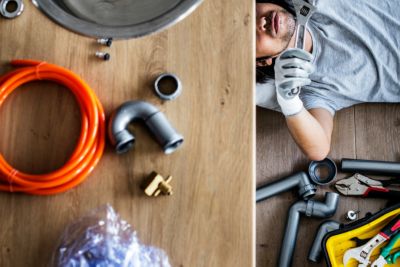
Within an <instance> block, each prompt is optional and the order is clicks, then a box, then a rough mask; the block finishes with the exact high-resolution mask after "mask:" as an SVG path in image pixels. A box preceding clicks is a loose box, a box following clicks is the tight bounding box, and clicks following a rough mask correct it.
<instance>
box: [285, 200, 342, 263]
mask: <svg viewBox="0 0 400 267" xmlns="http://www.w3.org/2000/svg"><path fill="white" fill-rule="evenodd" d="M338 203H339V195H338V194H336V193H332V192H327V193H326V194H325V201H324V202H320V201H314V200H307V201H304V200H300V201H297V202H296V203H294V204H293V205H292V206H291V207H290V209H289V213H288V219H287V223H286V229H285V235H284V237H283V242H282V246H281V252H280V256H279V264H278V266H279V267H289V266H291V263H292V257H293V252H294V248H295V245H296V239H297V232H298V229H299V223H300V215H301V214H304V215H306V216H307V217H316V218H328V217H331V216H333V215H334V214H335V212H336V210H337V207H338Z"/></svg>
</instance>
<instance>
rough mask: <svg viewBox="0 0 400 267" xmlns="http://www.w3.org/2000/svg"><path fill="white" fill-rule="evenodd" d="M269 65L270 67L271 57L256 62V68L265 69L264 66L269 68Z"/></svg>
mask: <svg viewBox="0 0 400 267" xmlns="http://www.w3.org/2000/svg"><path fill="white" fill-rule="evenodd" d="M271 65H272V58H271V57H269V58H265V59H262V60H257V61H256V66H257V67H266V66H271Z"/></svg>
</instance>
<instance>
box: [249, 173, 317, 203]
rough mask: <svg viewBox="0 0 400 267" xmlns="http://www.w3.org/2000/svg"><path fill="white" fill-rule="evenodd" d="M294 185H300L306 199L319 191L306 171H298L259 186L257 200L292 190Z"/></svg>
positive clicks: (301, 192)
mask: <svg viewBox="0 0 400 267" xmlns="http://www.w3.org/2000/svg"><path fill="white" fill-rule="evenodd" d="M293 187H298V190H299V191H298V192H299V195H300V197H301V198H303V199H305V200H307V199H309V198H311V197H313V196H314V195H315V192H316V191H317V189H316V187H315V185H314V184H313V183H312V182H311V181H310V178H308V175H307V174H306V173H305V172H298V173H295V174H293V175H291V176H288V177H285V178H283V179H280V180H278V181H275V182H272V183H270V184H267V185H264V186H262V187H260V188H257V191H256V202H260V201H262V200H264V199H267V198H270V197H272V196H274V195H277V194H280V193H282V192H284V191H287V190H290V189H291V188H293Z"/></svg>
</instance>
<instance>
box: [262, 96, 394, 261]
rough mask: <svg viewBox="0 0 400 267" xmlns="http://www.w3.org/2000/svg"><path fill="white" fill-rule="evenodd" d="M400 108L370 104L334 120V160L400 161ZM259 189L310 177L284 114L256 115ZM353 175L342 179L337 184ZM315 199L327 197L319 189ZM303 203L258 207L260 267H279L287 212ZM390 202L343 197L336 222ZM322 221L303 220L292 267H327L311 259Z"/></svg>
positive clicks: (280, 201)
mask: <svg viewBox="0 0 400 267" xmlns="http://www.w3.org/2000/svg"><path fill="white" fill-rule="evenodd" d="M399 108H400V105H395V104H394V105H393V104H391V105H389V104H365V105H359V106H355V107H352V108H348V109H345V110H342V111H340V112H338V113H337V114H336V116H335V120H334V131H333V134H332V150H331V152H330V155H329V156H330V157H331V158H332V159H334V160H335V161H336V163H339V162H340V159H342V158H359V159H371V160H389V161H399V159H400V158H399V155H400V152H399V150H400V144H399V138H398V136H399V134H400V123H399V122H400V117H399V114H400V110H399ZM256 124H257V136H256V147H257V186H260V185H263V184H266V183H269V182H272V181H274V180H276V179H279V178H282V177H285V176H287V175H288V174H291V173H294V172H295V171H301V170H303V171H306V170H307V167H308V163H309V161H308V160H307V158H305V157H304V156H303V155H301V152H300V151H299V150H298V149H297V147H296V144H295V143H294V141H293V140H292V138H291V137H290V134H289V132H288V130H287V127H286V125H285V120H284V118H283V116H282V115H281V114H278V113H276V112H273V111H268V110H265V109H261V108H258V109H257V122H256ZM347 176H349V174H345V173H341V172H339V173H338V179H341V178H344V177H347ZM318 190H319V191H318V193H317V196H316V198H317V199H321V198H322V197H323V195H324V193H325V192H326V191H335V190H334V189H332V188H330V187H327V186H324V187H319V189H318ZM297 200H298V197H297V195H296V192H294V191H293V192H286V193H284V194H281V195H278V196H276V197H273V198H271V199H268V200H265V201H263V202H260V203H258V204H257V207H256V209H257V221H256V258H257V261H256V262H257V264H256V265H257V266H259V267H262V266H276V264H277V261H278V257H279V251H280V248H281V247H280V246H281V242H282V238H283V233H284V227H285V224H286V219H287V212H288V209H289V207H290V205H291V204H292V203H294V202H295V201H297ZM385 205H386V201H385V200H377V199H361V198H349V197H341V198H340V202H339V208H338V210H337V212H336V214H335V216H334V217H333V219H334V220H336V221H340V222H343V223H346V220H345V214H346V212H347V211H348V210H354V211H360V216H361V217H363V216H365V215H366V213H367V212H376V211H378V210H380V209H382V208H383V207H385ZM322 221H323V220H318V219H313V218H304V217H302V218H301V223H300V227H299V233H298V239H297V246H296V250H295V253H294V256H293V263H294V264H293V266H325V263H319V264H315V263H311V262H309V261H307V256H308V252H309V249H310V247H311V244H312V242H313V239H314V235H315V233H316V231H317V228H318V226H319V224H320V223H321V222H322Z"/></svg>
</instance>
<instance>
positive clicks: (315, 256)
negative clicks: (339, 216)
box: [308, 220, 340, 263]
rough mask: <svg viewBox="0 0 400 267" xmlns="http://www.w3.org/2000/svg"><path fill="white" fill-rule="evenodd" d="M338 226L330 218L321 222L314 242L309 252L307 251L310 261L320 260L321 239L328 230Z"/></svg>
mask: <svg viewBox="0 0 400 267" xmlns="http://www.w3.org/2000/svg"><path fill="white" fill-rule="evenodd" d="M339 228H340V223H338V222H336V221H332V220H328V221H326V222H323V223H322V224H321V225H320V226H319V228H318V231H317V234H316V235H315V238H314V242H313V244H312V246H311V249H310V252H309V253H308V260H309V261H312V262H315V263H317V262H319V261H320V260H321V255H322V240H323V239H324V237H325V235H326V234H327V233H329V232H332V231H334V230H337V229H339Z"/></svg>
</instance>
